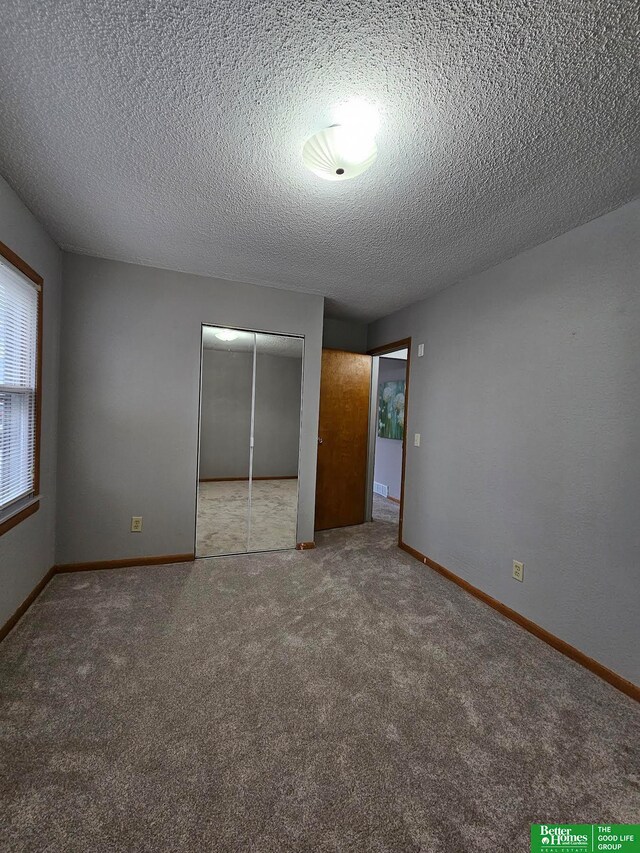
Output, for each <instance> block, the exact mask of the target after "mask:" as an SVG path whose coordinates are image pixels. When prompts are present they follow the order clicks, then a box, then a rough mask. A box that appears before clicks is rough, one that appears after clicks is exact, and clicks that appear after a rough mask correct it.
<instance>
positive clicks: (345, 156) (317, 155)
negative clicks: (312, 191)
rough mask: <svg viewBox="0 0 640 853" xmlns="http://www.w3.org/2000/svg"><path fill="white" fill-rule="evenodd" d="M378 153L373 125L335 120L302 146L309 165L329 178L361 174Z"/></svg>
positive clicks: (342, 179) (303, 155)
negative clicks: (336, 121)
mask: <svg viewBox="0 0 640 853" xmlns="http://www.w3.org/2000/svg"><path fill="white" fill-rule="evenodd" d="M377 156H378V147H377V145H376V141H375V138H374V135H373V133H372V131H371V128H370V127H367V126H366V125H365V126H364V127H358V126H356V125H352V124H334V125H332V126H331V127H327V128H326V130H321V131H319V132H318V133H315V134H314V135H313V136H312V137H311V138H310V139H307V141H306V142H305V144H304V147H303V148H302V159H303V161H304V164H305V166H306V167H307V169H310V170H311V171H312V172H313V173H314V174H315V175H318V177H320V178H324V179H325V180H326V181H347V180H349V178H355V177H356V175H361V174H362V172H364V171H365V170H366V169H368V168H369V166H370V165H371V164H372V163H373V162H374V160H375V159H376V157H377Z"/></svg>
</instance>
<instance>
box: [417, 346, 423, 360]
mask: <svg viewBox="0 0 640 853" xmlns="http://www.w3.org/2000/svg"><path fill="white" fill-rule="evenodd" d="M423 355H424V344H418V358H422V356H423Z"/></svg>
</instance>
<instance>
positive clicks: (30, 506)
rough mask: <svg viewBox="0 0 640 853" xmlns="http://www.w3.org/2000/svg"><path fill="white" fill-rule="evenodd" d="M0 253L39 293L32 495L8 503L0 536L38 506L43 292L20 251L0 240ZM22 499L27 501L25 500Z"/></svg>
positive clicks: (1, 522) (40, 283)
mask: <svg viewBox="0 0 640 853" xmlns="http://www.w3.org/2000/svg"><path fill="white" fill-rule="evenodd" d="M0 255H1V256H2V257H3V258H4V259H5V261H8V262H9V263H10V264H11V265H12V266H14V267H15V268H16V269H17V270H18V272H21V273H22V275H24V276H26V277H27V278H28V279H30V280H31V281H32V282H33V283H34V284H35V285H36V290H37V294H38V302H37V306H38V307H37V311H38V316H37V320H36V323H37V327H36V328H37V332H36V392H35V404H34V405H35V424H34V426H35V429H34V436H33V495H32V496H31V497H28V498H17V499H16V501H14V503H15V504H19V505H20V506H18V507H14V504H13V503H12V504H9V506H8V507H6V508H5V509H4V511H3V514H2V516H0V536H2V534H3V533H6V532H7V531H8V530H11V529H12V528H13V527H15V526H16V525H18V524H20V522H21V521H24V520H25V518H28V517H29V516H30V515H33V514H34V513H35V512H37V511H38V509H39V508H40V450H41V444H40V437H41V426H42V292H43V285H44V279H43V278H42V276H41V275H38V273H37V272H36V271H35V270H34V269H33V267H31V266H29V264H28V263H27V262H26V261H24V260H23V259H22V258H21V257H20V256H19V255H16V253H15V252H14V251H13V250H12V249H10V248H9V247H8V246H7V245H6V244H5V243H3V242H2V241H0ZM25 500H26V501H27V503H26V504H25Z"/></svg>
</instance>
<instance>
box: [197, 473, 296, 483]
mask: <svg viewBox="0 0 640 853" xmlns="http://www.w3.org/2000/svg"><path fill="white" fill-rule="evenodd" d="M251 479H252V480H297V479H298V475H297V474H290V475H289V474H287V475H286V476H283V477H280V476H278V477H252V478H251ZM248 481H249V478H248V477H202V479H200V480H198V482H199V483H246V482H248Z"/></svg>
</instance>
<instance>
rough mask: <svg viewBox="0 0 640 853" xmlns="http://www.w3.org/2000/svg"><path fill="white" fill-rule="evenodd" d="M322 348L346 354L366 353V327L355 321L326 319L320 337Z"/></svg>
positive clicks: (364, 324)
mask: <svg viewBox="0 0 640 853" xmlns="http://www.w3.org/2000/svg"><path fill="white" fill-rule="evenodd" d="M322 346H323V347H326V348H327V349H341V350H345V351H346V352H366V351H367V325H366V323H358V322H356V321H355V320H332V319H331V318H330V317H326V318H325V321H324V330H323V335H322Z"/></svg>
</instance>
